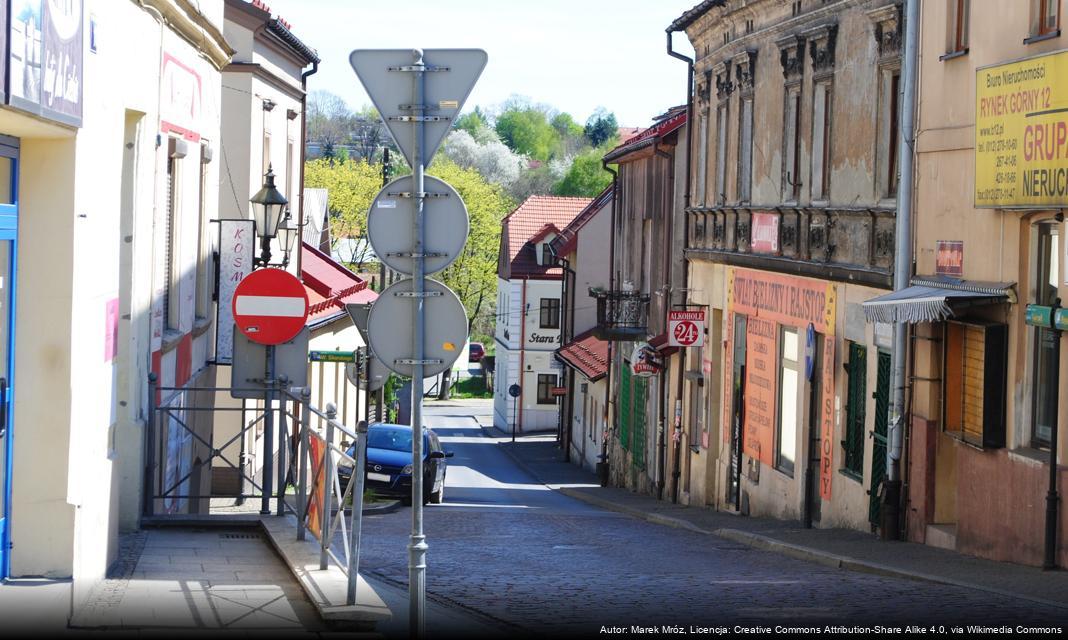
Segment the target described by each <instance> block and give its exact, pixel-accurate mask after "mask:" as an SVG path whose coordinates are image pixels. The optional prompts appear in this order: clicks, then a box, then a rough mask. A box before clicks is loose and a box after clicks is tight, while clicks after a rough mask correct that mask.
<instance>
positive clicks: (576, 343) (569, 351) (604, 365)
mask: <svg viewBox="0 0 1068 640" xmlns="http://www.w3.org/2000/svg"><path fill="white" fill-rule="evenodd" d="M556 357H557V358H558V359H559V360H560V361H561V362H563V363H564V364H566V365H568V366H569V367H571V368H572V369H576V370H577V371H579V372H581V373H582V375H584V376H586V377H587V378H589V379H590V382H597V381H598V380H600V379H601V378H603V377H605V376H606V375H607V374H608V341H607V340H601V339H599V338H598V337H597V336H595V335H593V329H590V330H589V331H587V332H585V333H583V334H581V335H579V336H577V337H576V338H575V339H574V340H572V341H571V342H568V343H567V344H565V345H564V346H562V347H560V348H559V349H557V351H556Z"/></svg>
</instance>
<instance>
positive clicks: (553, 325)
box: [540, 298, 560, 329]
mask: <svg viewBox="0 0 1068 640" xmlns="http://www.w3.org/2000/svg"><path fill="white" fill-rule="evenodd" d="M540 326H541V328H542V329H559V328H560V300H559V299H558V298H542V299H541V323H540Z"/></svg>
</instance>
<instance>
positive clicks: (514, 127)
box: [496, 106, 559, 162]
mask: <svg viewBox="0 0 1068 640" xmlns="http://www.w3.org/2000/svg"><path fill="white" fill-rule="evenodd" d="M496 130H497V135H499V136H500V137H501V142H503V143H504V144H506V145H508V148H509V149H511V150H512V151H515V152H516V153H521V154H523V155H525V156H529V157H531V158H534V159H535V160H541V161H542V162H545V161H548V160H549V158H550V157H552V156H553V154H554V153H555V151H556V149H557V147H558V146H559V137H558V135H557V133H556V130H555V129H553V127H552V125H551V124H549V120H548V118H547V117H546V115H545V112H544V111H541V110H540V109H537V108H536V107H532V106H526V107H511V108H509V109H507V110H505V111H504V112H503V113H501V115H499V116H497V125H496Z"/></svg>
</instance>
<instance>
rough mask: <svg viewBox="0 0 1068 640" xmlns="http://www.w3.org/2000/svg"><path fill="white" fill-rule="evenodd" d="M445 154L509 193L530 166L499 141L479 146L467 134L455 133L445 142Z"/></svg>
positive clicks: (464, 132)
mask: <svg viewBox="0 0 1068 640" xmlns="http://www.w3.org/2000/svg"><path fill="white" fill-rule="evenodd" d="M442 152H443V153H444V154H445V155H446V156H447V157H448V158H449V159H450V160H452V161H453V162H455V163H456V164H458V165H459V166H460V167H462V168H464V169H475V170H476V171H478V172H479V173H480V174H482V177H483V178H485V179H486V180H487V181H489V182H492V183H494V184H499V185H501V186H502V187H504V188H505V189H507V188H508V187H510V186H511V185H512V184H513V183H514V182H515V181H516V180H518V179H519V174H520V172H521V171H522V170H523V169H524V168H525V167H526V166H527V161H526V159H525V158H523V156H520V155H517V154H516V153H514V152H513V151H512V150H511V149H509V148H508V147H507V146H505V145H504V144H503V143H502V142H500V141H499V140H494V141H492V142H487V143H479V142H478V141H477V140H475V139H474V138H472V137H471V134H470V133H468V132H467V131H466V130H460V129H458V130H454V131H452V132H450V133H449V136H448V137H447V138H445V145H444V147H443V148H442Z"/></svg>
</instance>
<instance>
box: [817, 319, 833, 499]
mask: <svg viewBox="0 0 1068 640" xmlns="http://www.w3.org/2000/svg"><path fill="white" fill-rule="evenodd" d="M820 387H821V389H820V390H821V394H820V395H822V396H823V398H822V400H821V402H822V404H823V406H822V407H821V408H820V498H821V499H823V500H830V499H831V479H832V478H833V477H834V336H824V337H823V381H822V382H821V384H820Z"/></svg>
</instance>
